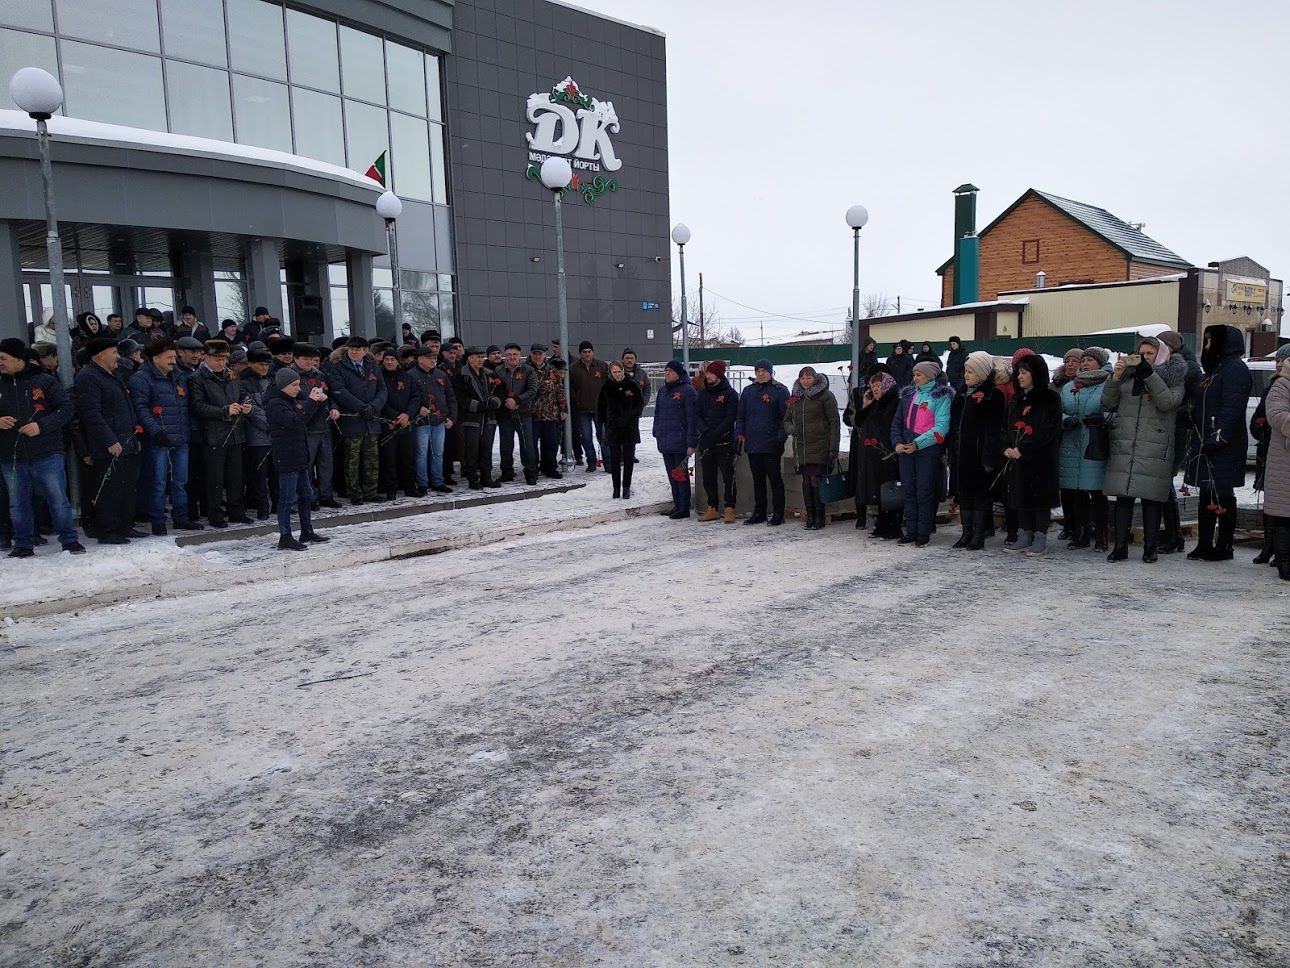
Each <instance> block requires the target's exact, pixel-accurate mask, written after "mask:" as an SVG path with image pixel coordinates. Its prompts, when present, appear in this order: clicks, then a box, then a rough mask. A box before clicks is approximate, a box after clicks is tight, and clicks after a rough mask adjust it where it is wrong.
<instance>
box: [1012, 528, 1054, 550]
mask: <svg viewBox="0 0 1290 968" xmlns="http://www.w3.org/2000/svg"><path fill="white" fill-rule="evenodd" d="M1047 540H1048V536H1047V535H1045V536H1044V541H1045V542H1047ZM1034 543H1035V532H1033V531H1018V532H1017V538H1016V540H1015V541H1005V542H1004V543H1003V550H1004V551H1027V550H1029V549H1030V546H1031V545H1033V544H1034Z"/></svg>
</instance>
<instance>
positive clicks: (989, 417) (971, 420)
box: [946, 380, 1008, 498]
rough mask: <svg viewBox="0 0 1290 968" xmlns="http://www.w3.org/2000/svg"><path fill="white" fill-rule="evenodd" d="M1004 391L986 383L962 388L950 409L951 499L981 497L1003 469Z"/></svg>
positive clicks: (991, 382)
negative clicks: (965, 496)
mask: <svg viewBox="0 0 1290 968" xmlns="http://www.w3.org/2000/svg"><path fill="white" fill-rule="evenodd" d="M1007 409H1008V403H1007V400H1006V399H1004V396H1003V391H1002V390H1000V389H999V388H998V387H996V386H995V385H994V381H992V380H986V381H985V382H984V383H979V384H977V385H976V386H974V387H967V386H965V387H964V388H963V392H961V393H959V394H958V396H956V397H955V398H954V403H953V405H952V406H951V408H950V434H949V440H948V441H947V442H946V446H947V449H948V451H949V458H950V491H949V493H950V496H951V497H956V498H957V497H960V496H961V495H963V494H984V493H985V492H987V491H989V489H990V485H991V484H992V483H993V482H994V479H995V478H996V477H997V476H998V474H999V468H1000V467H1001V466H1003V464H1002V462H1003V458H1002V457H1001V456H1000V453H1001V452H1002V450H1003V447H1004V444H1003V438H1002V436H1001V434H1002V433H1003V418H1004V415H1005V413H1006V412H1007Z"/></svg>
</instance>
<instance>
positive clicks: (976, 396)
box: [972, 390, 985, 403]
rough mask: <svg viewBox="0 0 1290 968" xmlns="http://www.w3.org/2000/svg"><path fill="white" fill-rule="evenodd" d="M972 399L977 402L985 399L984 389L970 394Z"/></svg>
mask: <svg viewBox="0 0 1290 968" xmlns="http://www.w3.org/2000/svg"><path fill="white" fill-rule="evenodd" d="M972 399H973V400H975V401H976V402H977V403H980V402H981V401H982V400H984V399H985V393H984V391H982V390H978V391H977V392H976V393H974V394H972Z"/></svg>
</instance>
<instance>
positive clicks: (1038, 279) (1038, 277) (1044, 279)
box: [1035, 269, 1048, 289]
mask: <svg viewBox="0 0 1290 968" xmlns="http://www.w3.org/2000/svg"><path fill="white" fill-rule="evenodd" d="M1046 285H1048V273H1046V272H1044V270H1043V269H1040V270H1039V271H1038V272H1036V273H1035V288H1036V289H1043V288H1044V286H1046Z"/></svg>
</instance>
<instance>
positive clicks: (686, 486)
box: [663, 451, 690, 514]
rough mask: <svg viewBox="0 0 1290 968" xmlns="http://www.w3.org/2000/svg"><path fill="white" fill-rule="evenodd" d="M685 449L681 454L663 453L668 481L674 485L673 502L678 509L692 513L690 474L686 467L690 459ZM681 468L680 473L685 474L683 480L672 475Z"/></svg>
mask: <svg viewBox="0 0 1290 968" xmlns="http://www.w3.org/2000/svg"><path fill="white" fill-rule="evenodd" d="M688 459H689V458H688V456H687V455H686V453H685V451H681V452H680V453H679V454H667V453H665V454H664V455H663V466H664V467H665V468H667V482H668V483H669V484H671V485H672V503H673V504H675V505H676V509H677V510H678V511H684V512H685V513H686V514H689V513H690V475H689V473H688V472H687V471H686V469H685V462H686V461H687V460H688ZM678 467H679V468H680V473H681V474H682V475H684V476H683V477H682V478H681V480H679V481H678V480H677V479H676V478H675V477H673V476H672V471H673V470H675V469H676V468H678Z"/></svg>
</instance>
